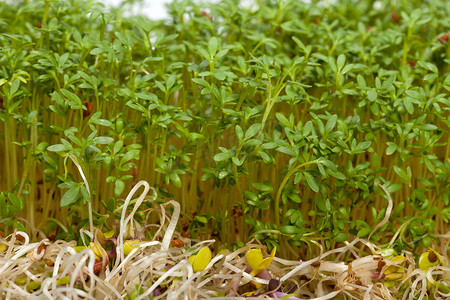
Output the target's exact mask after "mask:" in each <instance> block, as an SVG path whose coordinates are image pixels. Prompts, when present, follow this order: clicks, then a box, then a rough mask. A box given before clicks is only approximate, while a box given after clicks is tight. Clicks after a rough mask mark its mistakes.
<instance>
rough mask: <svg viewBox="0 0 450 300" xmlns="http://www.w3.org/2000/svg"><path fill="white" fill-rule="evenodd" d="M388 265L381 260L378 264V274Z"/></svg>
mask: <svg viewBox="0 0 450 300" xmlns="http://www.w3.org/2000/svg"><path fill="white" fill-rule="evenodd" d="M385 265H386V262H384V261H383V260H380V261H379V262H378V266H377V272H381V270H382V269H383V267H384V266H385Z"/></svg>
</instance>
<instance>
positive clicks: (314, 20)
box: [312, 18, 320, 25]
mask: <svg viewBox="0 0 450 300" xmlns="http://www.w3.org/2000/svg"><path fill="white" fill-rule="evenodd" d="M312 21H313V23H314V24H316V25H319V24H320V19H319V18H315V19H313V20H312Z"/></svg>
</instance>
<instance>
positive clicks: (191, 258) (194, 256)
mask: <svg viewBox="0 0 450 300" xmlns="http://www.w3.org/2000/svg"><path fill="white" fill-rule="evenodd" d="M196 257H197V254H194V255H191V256H189V263H190V264H191V266H193V265H194V260H195V258H196Z"/></svg>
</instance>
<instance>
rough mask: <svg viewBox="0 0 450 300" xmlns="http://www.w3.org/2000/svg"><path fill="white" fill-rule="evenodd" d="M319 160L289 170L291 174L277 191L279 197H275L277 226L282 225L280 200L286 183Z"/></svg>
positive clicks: (288, 174) (287, 175)
mask: <svg viewBox="0 0 450 300" xmlns="http://www.w3.org/2000/svg"><path fill="white" fill-rule="evenodd" d="M317 163H318V160H313V161H308V162H305V163H303V164H300V165H298V166H296V167H294V168H291V169H290V170H289V172H288V173H287V174H286V176H285V177H284V179H283V181H282V182H281V184H280V187H279V188H278V191H277V196H276V197H275V212H274V213H275V224H276V225H277V226H278V225H280V198H281V193H282V192H283V189H284V186H285V185H286V183H287V182H288V180H289V179H290V178H291V176H292V175H293V174H294V173H295V172H296V171H297V170H299V169H301V168H303V167H306V166H309V165H313V164H317Z"/></svg>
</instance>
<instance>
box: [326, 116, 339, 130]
mask: <svg viewBox="0 0 450 300" xmlns="http://www.w3.org/2000/svg"><path fill="white" fill-rule="evenodd" d="M336 122H337V115H332V116H330V118H329V119H328V121H327V124H326V125H325V131H326V132H327V133H330V132H331V130H333V128H334V126H335V125H336Z"/></svg>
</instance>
